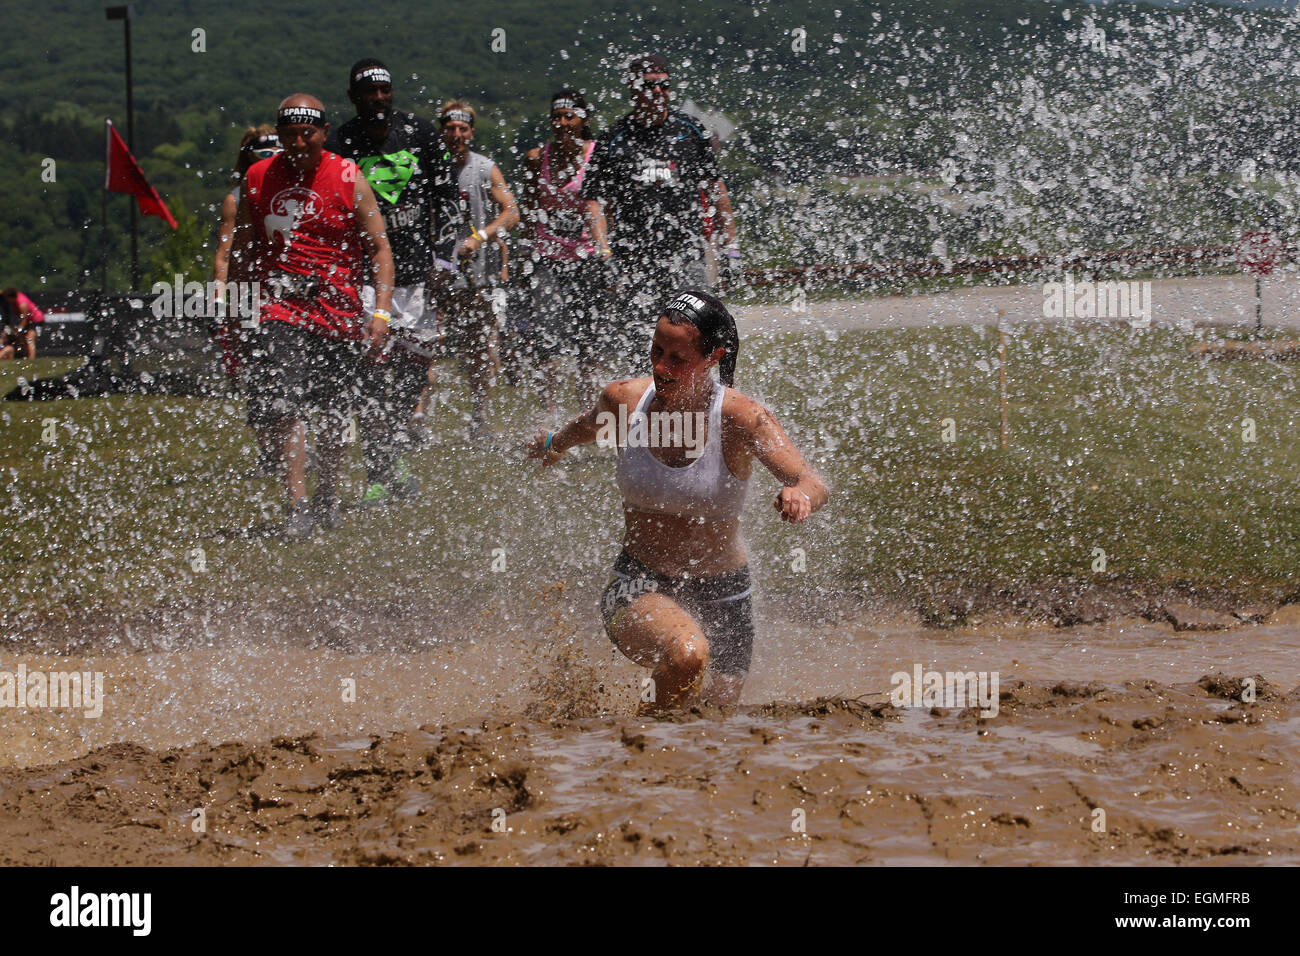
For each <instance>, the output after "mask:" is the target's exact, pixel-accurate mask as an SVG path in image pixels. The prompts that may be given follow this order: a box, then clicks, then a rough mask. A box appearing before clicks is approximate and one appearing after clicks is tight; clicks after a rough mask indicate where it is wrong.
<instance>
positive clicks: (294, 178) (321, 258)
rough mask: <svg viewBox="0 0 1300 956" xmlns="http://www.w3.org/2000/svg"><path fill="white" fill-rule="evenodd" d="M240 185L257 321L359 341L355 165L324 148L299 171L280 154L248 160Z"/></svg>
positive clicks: (360, 265)
mask: <svg viewBox="0 0 1300 956" xmlns="http://www.w3.org/2000/svg"><path fill="white" fill-rule="evenodd" d="M246 182H247V184H248V202H249V206H250V207H251V211H252V219H253V222H252V225H253V230H254V233H255V237H256V238H255V243H256V245H255V256H256V260H255V271H254V274H255V275H256V276H257V278H258V281H259V282H260V283H261V288H262V310H261V321H263V322H268V321H271V322H289V323H291V324H293V325H297V326H299V327H301V328H305V329H307V330H308V331H310V332H314V333H315V334H317V335H324V336H326V337H327V338H335V339H350V340H356V339H360V338H361V337H362V335H363V334H364V326H363V323H362V318H361V295H360V293H359V292H358V291H357V283H358V281H359V280H361V278H362V276H363V274H364V273H363V270H364V269H365V267H366V262H367V258H366V256H365V252H364V249H365V247H364V246H363V244H362V239H361V230H360V228H359V227H358V225H357V218H356V182H357V166H356V163H354V162H352V160H350V159H343V158H342V157H341V156H339V155H338V154H337V153H331V152H328V151H326V152H324V153H322V154H321V160H320V163H319V164H318V165H317V167H316V169H315V170H314V171H313V172H311V173H309V174H304V173H303V172H302V171H301V170H299V169H298V168H297V167H296V166H294V165H293V163H291V162H290V161H289V159H288V157H287V156H285V154H284V153H280V154H278V155H276V156H272V157H271V158H270V159H264V160H262V161H261V162H258V163H254V164H253V165H252V166H251V167H250V168H249V170H248V176H247V179H246Z"/></svg>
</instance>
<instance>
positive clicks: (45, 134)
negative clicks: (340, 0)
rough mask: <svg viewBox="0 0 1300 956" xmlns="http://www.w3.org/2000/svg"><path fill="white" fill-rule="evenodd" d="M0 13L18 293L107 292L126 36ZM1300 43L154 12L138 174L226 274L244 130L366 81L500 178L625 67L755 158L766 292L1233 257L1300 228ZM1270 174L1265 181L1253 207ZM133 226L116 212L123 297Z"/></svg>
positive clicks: (489, 15)
mask: <svg viewBox="0 0 1300 956" xmlns="http://www.w3.org/2000/svg"><path fill="white" fill-rule="evenodd" d="M0 11H2V12H3V15H4V22H5V23H6V26H7V33H8V37H7V43H6V52H7V56H6V57H4V58H3V61H2V62H0V160H3V162H0V177H2V180H3V190H4V195H5V196H6V197H7V198H8V199H9V202H8V203H7V204H6V212H5V214H4V217H3V222H4V225H5V227H6V236H7V238H8V241H7V242H6V243H5V244H4V245H3V246H2V247H0V277H2V278H0V281H3V282H5V283H6V284H7V283H10V282H17V283H19V284H22V285H25V286H29V287H40V286H41V285H42V284H44V285H46V286H48V287H58V288H68V287H76V286H79V285H85V284H91V285H97V284H98V268H97V264H98V262H99V256H100V248H101V247H100V239H101V236H100V201H101V189H100V183H101V181H102V175H103V171H102V150H103V120H104V118H105V117H106V116H108V117H112V118H113V119H114V121H115V122H116V123H117V124H118V126H119V127H121V128H123V129H124V128H125V112H126V111H125V106H124V99H125V94H124V83H123V42H122V25H121V23H120V22H109V21H107V20H105V19H104V16H103V12H102V10H101V8H100V7H98V6H95V5H88V4H84V3H79V2H71V0H65V2H52V3H48V4H45V5H42V6H40V7H39V8H33V7H31V6H30V5H28V4H20V3H18V2H16V0H0ZM1067 16H1068V19H1067ZM196 31H201V32H196ZM495 31H504V32H503V33H502V32H495ZM798 31H804V32H803V33H802V34H800V33H799V32H798ZM1298 32H1300V31H1298V30H1297V27H1296V26H1295V24H1294V22H1293V21H1292V20H1290V19H1288V18H1287V17H1285V16H1284V15H1282V14H1279V13H1271V12H1259V11H1240V10H1237V11H1232V10H1219V9H1215V8H1209V7H1198V8H1194V9H1183V10H1178V9H1162V8H1151V7H1139V6H1131V5H1112V6H1106V7H1101V8H1095V9H1094V8H1090V7H1087V6H1082V5H1080V6H1076V7H1067V6H1064V5H1062V4H1057V3H1046V2H1038V0H1035V2H1029V0H965V2H963V0H953V2H934V0H918V2H913V3H886V4H877V3H869V2H864V3H848V2H846V0H824V2H823V0H800V2H798V3H796V4H774V3H769V2H765V0H761V2H748V0H740V2H724V0H695V2H689V3H682V2H658V3H654V4H645V3H630V2H627V0H611V2H604V3H597V2H595V0H556V2H552V3H548V4H545V5H542V4H540V3H537V2H535V0H528V2H526V0H485V2H482V3H477V4H475V5H473V7H472V8H465V7H462V6H453V5H451V4H448V3H441V2H435V3H427V2H420V0H389V2H387V3H384V4H382V5H377V6H373V7H372V6H358V5H355V4H347V5H345V4H336V5H335V4H331V5H320V4H316V3H310V2H304V0H274V2H271V3H265V2H251V0H232V2H225V3H216V2H189V0H179V2H167V3H163V2H149V0H143V2H140V3H137V4H136V19H135V20H134V21H133V24H132V40H133V47H134V51H133V52H134V78H135V101H136V139H137V143H136V146H137V149H136V152H137V155H138V156H139V157H140V159H141V163H142V165H143V166H144V169H145V171H146V173H147V174H148V175H149V176H150V178H151V180H152V181H153V182H154V184H155V186H156V187H157V188H158V189H159V191H160V192H161V193H162V194H163V195H164V197H165V198H166V199H167V201H168V203H169V205H170V206H171V208H172V209H173V211H174V212H175V213H176V214H177V217H178V219H180V220H181V223H182V227H183V228H182V230H181V233H180V234H173V235H169V230H167V229H166V228H165V227H164V226H162V225H161V224H160V223H159V222H157V221H155V220H146V221H145V223H144V226H143V232H142V236H143V237H144V247H145V248H146V249H147V250H148V252H147V256H148V263H149V268H147V269H146V271H147V272H149V271H153V272H157V273H159V274H167V273H169V272H170V271H172V270H173V269H174V268H187V270H188V269H194V270H196V271H201V270H202V269H203V268H206V265H205V264H206V262H207V261H208V259H209V258H210V248H204V246H203V244H204V242H205V241H207V242H208V243H209V244H210V238H211V237H210V233H211V228H212V223H213V222H214V221H215V217H216V209H217V203H218V202H219V201H220V198H221V196H222V195H223V193H224V192H225V190H226V188H227V186H228V184H229V166H230V164H231V163H232V161H233V159H234V152H235V146H236V144H237V142H238V137H239V134H240V131H241V130H242V129H243V127H244V126H245V125H247V124H248V123H250V122H257V121H266V120H268V119H270V118H271V117H272V114H273V110H274V107H275V104H276V103H277V102H278V101H279V99H280V98H281V97H282V96H283V95H285V94H286V93H289V92H292V91H297V90H304V91H307V92H311V93H314V94H316V95H318V96H320V97H321V98H322V100H324V102H325V103H326V105H327V108H328V109H329V110H330V111H331V113H332V115H333V117H334V119H335V121H336V122H338V121H342V120H343V119H346V118H347V116H348V115H350V110H349V109H348V105H347V101H346V97H345V95H344V90H345V82H346V71H347V68H348V66H349V65H350V64H351V63H352V62H353V61H354V60H355V59H358V58H360V57H362V56H372V55H377V56H379V57H381V58H383V59H384V60H385V61H386V62H387V63H388V65H389V66H390V67H391V68H392V69H393V70H394V73H395V75H396V76H397V77H399V78H400V79H399V86H398V105H399V106H401V107H405V108H408V109H415V110H416V111H417V112H420V113H423V114H425V115H431V114H432V113H433V111H434V110H435V109H436V104H438V103H439V102H440V101H441V100H443V99H445V98H447V97H450V96H464V97H467V98H469V99H470V100H471V101H472V102H474V103H475V104H476V105H479V106H480V107H481V108H482V113H483V114H484V122H483V123H482V125H481V128H480V133H479V143H480V147H482V148H485V149H486V150H487V151H489V152H491V153H492V154H493V155H494V156H495V157H496V158H497V159H498V161H499V162H500V163H501V165H502V166H503V168H504V169H505V170H506V171H507V174H508V175H509V174H510V173H511V172H512V171H513V169H514V166H515V156H516V155H517V153H518V151H519V150H520V149H521V148H526V147H527V146H529V145H532V144H533V143H535V142H536V141H537V140H538V139H539V138H540V137H541V136H542V135H543V126H542V119H543V116H542V111H543V110H544V108H545V103H546V100H547V97H548V95H549V93H550V92H551V91H552V90H553V89H554V88H555V87H556V86H558V85H560V84H561V83H566V82H571V83H575V84H577V85H579V86H581V87H584V88H586V89H587V90H588V91H589V93H590V94H591V98H592V99H593V101H594V102H596V103H597V104H598V108H599V110H600V114H601V115H600V117H599V118H598V120H597V121H596V123H595V126H596V128H597V129H599V128H600V127H601V126H602V125H603V124H604V123H606V122H608V121H610V120H612V119H613V118H616V117H617V116H619V115H621V114H622V113H623V112H624V111H625V109H626V106H625V102H624V96H623V90H622V87H621V85H620V77H619V70H618V67H619V65H620V64H621V63H622V62H624V61H625V60H626V59H627V57H628V56H629V55H630V54H632V53H634V52H639V51H641V50H644V49H647V48H653V49H659V50H661V51H662V52H664V53H665V54H666V55H668V56H669V57H670V58H671V59H672V60H673V61H674V62H675V63H676V64H679V69H678V70H677V71H676V79H678V80H679V82H680V89H679V99H682V100H685V99H691V100H694V101H695V102H696V103H698V104H700V105H701V106H703V107H707V108H711V109H715V110H720V111H721V112H723V113H724V114H725V115H727V116H728V117H729V118H731V119H732V120H733V122H735V124H736V125H737V127H738V129H739V134H738V136H737V137H736V138H735V139H734V140H733V141H732V142H731V143H729V144H728V145H727V148H726V150H725V153H724V164H725V167H726V169H727V171H728V179H729V181H730V182H731V184H732V186H733V192H735V193H736V195H737V199H738V201H739V206H740V212H741V216H742V226H743V230H744V234H745V239H746V243H747V248H748V250H749V252H748V255H749V261H750V263H751V264H757V263H763V262H769V263H773V264H778V263H785V262H793V261H804V262H807V261H837V260H838V261H844V260H853V259H862V258H906V257H910V256H917V255H922V256H926V255H930V254H932V253H933V252H934V250H935V249H936V248H942V249H945V250H946V252H947V254H949V255H955V254H957V253H958V252H980V251H1016V250H1022V251H1036V250H1039V249H1052V248H1059V249H1070V248H1074V247H1079V246H1083V247H1091V246H1095V245H1097V244H1103V245H1104V244H1130V243H1131V244H1141V243H1145V242H1168V243H1171V244H1196V243H1203V242H1211V241H1219V240H1221V239H1222V238H1223V237H1225V236H1230V235H1233V234H1235V233H1234V230H1237V229H1238V227H1239V226H1240V225H1241V223H1243V222H1250V223H1252V224H1257V223H1259V222H1268V223H1273V224H1281V225H1286V224H1288V223H1289V222H1290V221H1292V220H1293V219H1294V216H1293V215H1292V212H1293V206H1294V203H1293V202H1292V199H1291V190H1290V187H1289V186H1287V184H1286V183H1285V182H1284V181H1282V180H1276V179H1270V178H1269V176H1268V173H1270V172H1271V171H1276V170H1286V169H1289V168H1290V165H1291V163H1292V153H1293V146H1292V144H1291V139H1292V137H1291V133H1290V130H1291V129H1293V128H1294V127H1293V123H1292V120H1293V118H1294V111H1295V105H1296V97H1295V95H1294V94H1293V93H1292V91H1291V89H1290V84H1289V82H1288V81H1289V78H1290V77H1291V76H1292V75H1293V70H1294V69H1295V68H1296V67H1298V66H1300V64H1298V63H1297V62H1296V61H1297V59H1300V54H1298V53H1297V52H1296V51H1297V50H1300V43H1298V42H1295V41H1296V40H1300V36H1296V34H1297V33H1298ZM494 38H495V40H496V43H497V46H498V47H499V46H500V45H501V43H502V41H504V47H505V48H504V50H503V51H500V52H494V49H493V41H494ZM1099 38H1104V39H1102V40H1101V42H1100V43H1099ZM199 47H202V49H201V50H199V49H198V48H199ZM1251 158H1254V159H1255V161H1256V163H1257V165H1258V167H1259V169H1260V170H1261V172H1262V173H1263V174H1264V175H1262V176H1259V177H1255V178H1254V179H1253V180H1251V179H1249V178H1247V179H1242V178H1241V177H1240V176H1238V177H1237V179H1235V180H1234V178H1233V177H1234V176H1236V175H1237V173H1238V171H1239V169H1240V167H1241V166H1242V164H1243V163H1244V162H1246V161H1247V160H1249V159H1251ZM46 159H53V160H54V161H55V170H56V179H55V181H54V182H52V183H50V182H43V181H42V179H41V173H42V170H43V169H45V168H48V167H47V166H44V165H43V161H44V160H46ZM862 177H875V179H874V180H865V179H862ZM128 201H129V200H128V199H127V198H126V197H121V196H114V197H111V198H110V203H109V209H110V231H109V237H108V238H109V253H108V258H109V263H110V270H109V285H110V286H112V287H119V288H120V287H123V285H124V284H125V281H126V255H125V248H126V242H125V232H124V224H125V220H126V209H127V203H128ZM936 243H942V246H941V247H940V246H936Z"/></svg>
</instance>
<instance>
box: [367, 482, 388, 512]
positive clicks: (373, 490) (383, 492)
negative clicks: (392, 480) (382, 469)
mask: <svg viewBox="0 0 1300 956" xmlns="http://www.w3.org/2000/svg"><path fill="white" fill-rule="evenodd" d="M386 504H388V489H387V488H385V487H384V486H383V485H381V484H379V482H375V483H374V484H373V485H371V486H370V487H369V488H367V489H366V493H365V494H364V495H362V496H361V507H363V508H382V507H383V506H384V505H386Z"/></svg>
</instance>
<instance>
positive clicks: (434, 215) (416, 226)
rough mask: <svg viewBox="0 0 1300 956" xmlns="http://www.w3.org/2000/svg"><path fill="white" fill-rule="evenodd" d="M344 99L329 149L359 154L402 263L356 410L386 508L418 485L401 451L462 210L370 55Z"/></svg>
mask: <svg viewBox="0 0 1300 956" xmlns="http://www.w3.org/2000/svg"><path fill="white" fill-rule="evenodd" d="M348 99H350V100H351V101H352V105H353V106H355V107H356V110H357V115H356V117H355V118H354V119H351V120H348V121H347V122H346V123H344V124H343V125H342V126H340V127H339V128H338V131H337V132H336V133H334V134H333V135H332V136H331V137H330V138H329V140H328V141H327V142H326V144H325V148H326V149H328V150H331V151H332V152H335V153H338V154H339V155H340V156H343V157H346V158H348V159H353V160H355V161H356V163H357V166H358V168H359V169H360V170H361V173H362V175H364V176H365V177H366V180H367V181H368V182H369V183H370V186H371V188H372V189H373V190H374V193H375V199H376V200H377V202H378V203H379V209H380V211H381V212H382V213H383V215H384V227H385V230H386V231H387V233H388V242H389V244H390V245H391V246H392V249H393V262H394V266H395V268H396V281H395V285H396V288H394V290H393V314H392V318H391V322H390V326H391V329H392V331H393V335H392V337H391V341H392V347H391V348H390V349H389V350H388V352H387V353H386V354H385V355H383V356H381V360H380V361H378V362H376V363H374V364H372V365H369V366H367V368H366V370H365V371H366V375H365V378H366V381H365V385H364V394H365V400H364V401H363V403H362V405H361V407H360V409H359V414H358V417H359V418H360V421H361V441H362V450H363V455H364V458H365V462H366V473H367V485H368V487H367V489H366V493H365V497H364V498H363V499H362V504H363V505H382V504H386V503H387V502H388V501H389V500H390V499H391V498H392V497H393V496H394V495H398V496H401V495H411V494H414V493H415V492H416V491H417V490H418V485H417V484H416V483H415V479H414V478H413V477H411V475H410V472H409V470H407V468H406V465H405V463H404V462H403V461H402V460H401V458H400V457H399V455H400V454H401V451H402V449H403V447H405V446H407V445H409V444H410V443H411V440H412V436H411V435H410V433H409V432H408V425H409V424H410V419H411V415H412V412H413V411H414V410H415V407H416V405H417V403H418V402H419V399H420V393H421V391H422V389H423V388H424V386H425V384H426V383H428V384H432V379H433V355H434V345H435V342H436V339H437V336H438V323H437V311H436V307H435V303H436V300H437V298H438V289H439V288H441V287H442V286H444V285H447V286H449V285H450V282H451V280H452V278H454V275H455V269H456V266H455V265H454V259H455V257H454V254H453V252H454V249H455V245H456V236H457V230H458V228H459V226H460V223H461V221H462V219H463V211H462V206H461V197H460V187H459V186H458V185H457V183H456V167H455V164H454V163H453V162H452V159H451V155H450V154H449V153H448V152H447V150H446V148H445V147H444V146H443V145H442V141H441V138H440V136H439V134H438V130H437V128H436V127H435V126H434V125H433V124H432V123H430V122H428V121H427V120H423V119H420V118H419V117H418V116H415V115H413V114H410V113H402V112H398V111H395V110H394V109H393V82H392V75H391V74H390V73H389V71H388V69H387V68H386V67H385V66H384V64H383V63H381V62H380V61H379V60H375V59H365V60H360V61H358V62H357V63H355V64H354V65H353V67H352V71H351V73H350V74H349V82H348ZM373 296H374V290H373V289H371V288H369V287H366V288H364V289H362V292H361V298H362V303H363V304H364V305H365V306H366V308H367V309H370V308H371V306H372V305H373Z"/></svg>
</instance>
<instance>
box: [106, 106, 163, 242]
mask: <svg viewBox="0 0 1300 956" xmlns="http://www.w3.org/2000/svg"><path fill="white" fill-rule="evenodd" d="M105 122H107V123H108V127H107V131H108V136H107V143H106V144H105V163H106V168H105V170H104V188H105V189H109V190H112V191H113V192H115V193H128V194H129V195H132V196H134V197H135V200H136V202H137V203H138V204H139V206H140V213H141V215H145V216H157V217H158V218H160V219H165V220H167V225H169V226H171V227H172V228H173V229H175V228H176V220H175V219H174V218H172V214H171V210H169V209H168V208H167V204H166V203H165V202H163V201H162V197H160V196H159V195H158V190H156V189H154V188H153V187H152V186H150V185H149V180H148V179H146V178H145V175H144V172H143V170H141V169H140V164H139V163H137V162H136V161H135V157H134V156H132V155H131V151H130V150H129V149H127V148H126V143H124V142H122V137H121V136H118V135H117V129H116V128H115V127H114V126H113V121H112V120H106V121H105Z"/></svg>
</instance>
